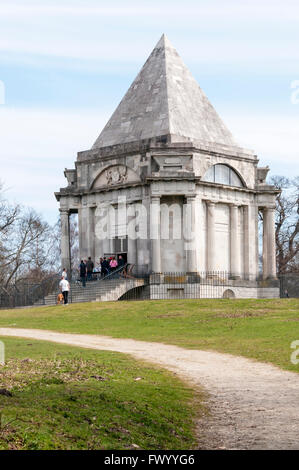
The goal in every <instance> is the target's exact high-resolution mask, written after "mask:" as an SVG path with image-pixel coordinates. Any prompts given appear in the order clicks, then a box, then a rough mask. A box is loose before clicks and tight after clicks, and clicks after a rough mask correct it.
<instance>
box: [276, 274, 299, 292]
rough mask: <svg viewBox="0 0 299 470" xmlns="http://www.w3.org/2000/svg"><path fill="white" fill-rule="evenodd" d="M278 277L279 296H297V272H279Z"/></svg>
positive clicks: (298, 281)
mask: <svg viewBox="0 0 299 470" xmlns="http://www.w3.org/2000/svg"><path fill="white" fill-rule="evenodd" d="M278 278H279V281H280V297H281V298H287V297H297V298H298V297H299V272H295V273H284V274H279V276H278Z"/></svg>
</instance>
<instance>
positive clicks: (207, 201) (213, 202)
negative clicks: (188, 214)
mask: <svg viewBox="0 0 299 470" xmlns="http://www.w3.org/2000/svg"><path fill="white" fill-rule="evenodd" d="M206 203H207V204H208V206H215V205H216V204H217V201H210V200H209V199H206Z"/></svg>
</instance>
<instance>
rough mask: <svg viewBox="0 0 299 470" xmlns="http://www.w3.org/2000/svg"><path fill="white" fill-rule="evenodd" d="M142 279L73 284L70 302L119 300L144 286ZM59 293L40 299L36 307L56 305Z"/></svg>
mask: <svg viewBox="0 0 299 470" xmlns="http://www.w3.org/2000/svg"><path fill="white" fill-rule="evenodd" d="M143 283H144V281H143V280H142V279H109V280H106V281H103V280H102V281H92V283H90V284H88V283H87V284H86V287H83V286H79V285H77V284H75V283H71V292H70V294H69V300H70V302H72V303H75V302H93V301H97V302H100V301H109V300H118V299H119V297H121V296H122V295H123V294H124V293H125V292H127V291H128V290H130V289H132V288H134V287H137V286H139V285H142V284H143ZM58 293H59V289H58V287H57V291H55V292H52V293H51V294H48V295H47V296H46V297H45V299H40V300H39V301H37V302H36V303H35V305H55V304H56V302H57V295H58Z"/></svg>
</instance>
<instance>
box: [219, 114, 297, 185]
mask: <svg viewBox="0 0 299 470" xmlns="http://www.w3.org/2000/svg"><path fill="white" fill-rule="evenodd" d="M225 122H226V124H227V125H228V127H229V129H230V130H231V132H232V133H233V135H234V137H235V139H236V141H237V142H238V143H240V144H241V145H243V146H244V147H246V148H251V149H253V150H254V151H255V152H256V153H257V155H258V158H259V159H260V161H259V165H260V166H263V165H269V166H270V169H271V168H272V169H273V172H276V173H277V172H278V171H279V172H280V174H282V175H286V176H295V175H299V168H298V161H299V106H298V116H293V117H291V116H283V115H278V116H276V115H260V114H257V115H248V114H246V115H243V114H238V115H236V114H233V115H231V114H227V115H226V117H225Z"/></svg>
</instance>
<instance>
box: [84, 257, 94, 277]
mask: <svg viewBox="0 0 299 470" xmlns="http://www.w3.org/2000/svg"><path fill="white" fill-rule="evenodd" d="M93 268H94V263H93V261H92V260H91V257H90V256H89V257H88V261H87V263H86V271H87V281H92V273H93Z"/></svg>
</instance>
